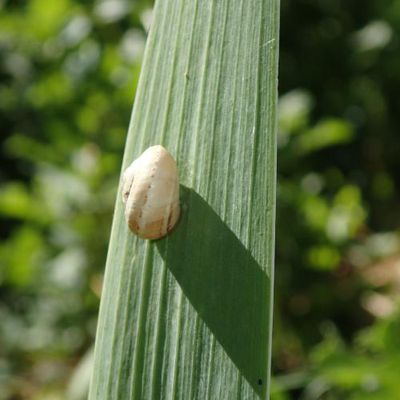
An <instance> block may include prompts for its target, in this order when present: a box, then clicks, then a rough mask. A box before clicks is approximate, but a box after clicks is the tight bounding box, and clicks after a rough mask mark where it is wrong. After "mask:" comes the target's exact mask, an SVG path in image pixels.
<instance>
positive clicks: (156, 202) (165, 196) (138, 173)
mask: <svg viewBox="0 0 400 400" xmlns="http://www.w3.org/2000/svg"><path fill="white" fill-rule="evenodd" d="M122 200H123V202H124V203H125V218H126V221H127V223H128V226H129V228H130V230H131V231H132V232H133V233H135V234H136V235H138V236H139V237H141V238H144V239H159V238H162V237H163V236H165V235H167V234H168V232H169V231H170V230H171V229H172V228H173V227H174V226H175V225H176V223H177V221H178V219H179V214H180V207H179V178H178V170H177V167H176V163H175V160H174V159H173V157H172V156H171V154H170V153H169V152H168V151H167V150H166V149H165V148H164V147H162V146H159V145H157V146H152V147H149V148H148V149H147V150H146V151H144V153H142V155H141V156H140V157H139V158H137V159H136V160H135V161H133V162H132V164H131V165H130V166H129V167H128V168H127V169H126V170H125V172H124V174H123V177H122Z"/></svg>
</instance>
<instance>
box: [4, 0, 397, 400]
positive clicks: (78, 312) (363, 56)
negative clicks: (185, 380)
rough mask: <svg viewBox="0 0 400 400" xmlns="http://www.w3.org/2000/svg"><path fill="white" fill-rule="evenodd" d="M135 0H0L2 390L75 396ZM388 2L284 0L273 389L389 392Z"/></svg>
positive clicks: (107, 215)
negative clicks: (25, 0)
mask: <svg viewBox="0 0 400 400" xmlns="http://www.w3.org/2000/svg"><path fill="white" fill-rule="evenodd" d="M151 6H152V1H150V0H149V1H147V0H135V1H124V0H103V1H85V2H84V1H77V0H60V1H55V2H49V1H45V0H30V1H29V2H24V1H20V0H18V1H17V0H13V1H11V0H9V1H6V0H0V133H1V135H0V146H1V150H0V151H1V156H0V157H1V158H0V165H1V169H0V220H1V230H0V235H1V243H0V321H1V323H0V400H11V399H13V400H17V399H34V400H35V399H41V400H46V399H52V400H59V399H70V400H77V399H83V398H85V392H86V390H87V381H88V373H87V371H88V370H89V369H90V366H91V346H92V343H93V339H94V332H95V326H96V318H97V311H98V303H99V295H100V291H101V281H102V272H103V268H104V263H105V257H106V251H107V241H108V237H109V232H110V226H111V218H112V212H113V206H114V199H115V191H116V187H117V183H118V175H119V168H120V164H121V158H122V152H123V147H124V141H125V135H126V131H127V127H128V124H129V118H130V111H131V107H132V103H133V99H134V93H135V87H136V84H137V79H138V75H139V69H140V64H141V60H142V56H143V49H144V44H145V39H146V31H147V30H148V27H149V23H150V20H151ZM399 30H400V4H399V2H398V1H396V0H385V1H382V0H369V1H361V0H354V1H351V2H350V1H344V0H343V1H337V0H319V1H311V0H296V1H294V0H282V22H281V61H280V91H281V97H280V132H279V149H278V151H279V154H278V156H279V176H278V182H279V193H278V216H277V257H276V258H277V265H276V279H277V283H276V304H275V334H274V359H273V368H274V373H275V379H274V390H273V399H274V400H282V399H301V400H314V399H315V400H316V399H325V400H331V399H332V400H333V399H335V400H336V399H338V400H339V399H340V400H342V399H351V400H358V399H371V400H372V399H374V400H386V399H396V398H397V397H398V394H397V392H398V387H397V386H398V384H397V371H398V370H399V369H400V339H399V338H400V335H399V332H400V331H399V329H400V326H399V324H400V322H399V321H400V318H399V313H400V310H399V307H398V302H399V300H398V299H399V287H400V284H399V283H400V281H399V276H400V256H399V255H400V238H399V232H398V226H399V222H398V221H399V218H400V201H399V195H400V192H399V189H398V188H399V185H398V182H399V174H400V165H399V164H400V157H399V154H400V141H399V140H398V134H397V130H398V127H397V113H398V110H399V109H400V108H399V102H400V100H399V97H398V94H397V92H398V87H399V84H400V58H399V57H398V53H399V50H400V49H399V47H400V42H399V40H398V36H399V33H400V32H399Z"/></svg>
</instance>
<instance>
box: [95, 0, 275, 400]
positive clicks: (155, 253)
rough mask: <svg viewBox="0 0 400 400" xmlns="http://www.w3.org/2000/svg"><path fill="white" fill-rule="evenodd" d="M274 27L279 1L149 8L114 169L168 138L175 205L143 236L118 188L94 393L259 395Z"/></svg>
mask: <svg viewBox="0 0 400 400" xmlns="http://www.w3.org/2000/svg"><path fill="white" fill-rule="evenodd" d="M277 35H278V1H277V0H246V1H244V0H221V1H215V0H202V1H200V0H199V1H192V2H187V1H183V0H164V1H158V2H157V3H156V7H155V16H154V21H153V26H152V29H151V32H150V36H149V38H148V43H147V48H146V56H145V62H144V65H143V70H142V74H141V78H140V83H139V88H138V92H137V95H136V100H135V105H134V110H133V114H132V120H131V126H130V129H129V134H128V139H127V144H126V149H125V155H124V163H123V167H124V168H125V167H126V166H127V165H128V164H129V163H130V162H131V161H132V160H133V159H134V158H136V157H137V156H138V155H139V154H140V153H141V152H142V151H143V150H144V149H145V148H147V147H148V146H150V145H154V144H163V145H164V146H165V147H166V148H167V149H168V150H169V151H170V152H171V153H172V154H173V155H174V156H175V158H176V159H177V163H178V168H179V173H180V179H181V183H182V187H181V192H182V198H181V204H182V208H183V213H182V218H181V221H180V222H179V224H178V226H177V228H176V229H175V230H174V231H173V232H172V233H171V235H170V236H169V237H167V238H166V239H163V240H160V241H156V242H146V241H143V240H141V239H137V238H135V237H134V236H133V235H131V234H130V233H129V231H128V229H127V226H126V224H125V222H124V217H123V207H122V202H121V199H120V195H118V198H117V203H116V210H115V216H114V222H113V229H112V235H111V240H110V247H109V254H108V259H107V265H106V274H105V284H104V291H103V295H102V301H101V310H100V317H99V324H98V333H97V338H96V349H95V366H94V372H93V378H92V384H91V390H90V399H91V400H101V399H107V400H111V399H124V400H125V399H146V400H147V399H234V398H235V399H236V398H241V399H252V398H258V397H261V398H266V397H267V395H268V390H269V375H270V371H269V369H270V341H271V330H272V322H271V320H272V287H273V250H274V213H275V169H276V166H275V165H276V160H275V157H276V155H275V154H276V149H275V146H276V114H275V113H276V83H277Z"/></svg>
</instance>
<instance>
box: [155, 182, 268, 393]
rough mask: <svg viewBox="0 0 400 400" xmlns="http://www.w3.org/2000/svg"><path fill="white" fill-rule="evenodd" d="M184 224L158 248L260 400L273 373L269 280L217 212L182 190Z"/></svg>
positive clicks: (193, 193)
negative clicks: (270, 374) (269, 371)
mask: <svg viewBox="0 0 400 400" xmlns="http://www.w3.org/2000/svg"><path fill="white" fill-rule="evenodd" d="M181 204H182V208H183V210H182V216H181V220H180V222H179V224H178V226H177V227H176V229H175V230H174V232H172V233H171V235H169V236H168V239H167V240H160V241H158V242H156V246H157V248H158V250H159V252H160V254H161V257H162V258H163V259H164V260H165V262H166V265H167V267H168V268H169V270H170V271H171V272H172V274H173V275H174V277H175V279H176V280H177V281H178V283H179V285H180V286H181V288H182V290H183V292H184V294H185V295H186V296H187V298H188V299H189V301H190V302H191V304H192V305H193V307H194V308H195V310H196V311H197V313H198V314H199V315H200V317H201V318H202V320H203V321H204V322H205V323H206V325H207V326H208V327H209V329H210V330H211V332H212V333H213V334H214V336H215V338H216V339H217V341H218V342H219V343H220V344H221V345H222V347H223V348H224V350H225V351H226V353H227V354H228V356H229V357H230V358H231V360H232V361H233V362H234V364H235V365H236V366H237V368H238V369H239V371H240V372H241V374H242V375H243V377H244V378H246V379H247V381H248V382H249V383H250V385H251V386H252V387H253V389H254V390H255V391H256V393H258V394H259V395H260V396H263V395H265V393H266V388H265V386H266V382H267V374H268V356H269V355H268V346H267V343H268V335H269V333H268V324H269V306H268V299H269V293H268V292H269V287H270V285H269V278H268V276H267V275H266V274H265V273H264V272H263V271H262V269H261V268H260V267H259V265H258V264H257V262H256V261H255V260H254V258H253V257H252V256H251V254H250V252H249V251H248V250H247V249H246V248H245V247H244V246H243V244H242V243H241V241H240V240H239V239H238V238H237V237H236V236H235V234H234V233H233V232H232V231H231V230H230V229H229V228H228V227H227V225H226V224H225V223H224V222H223V221H222V220H221V218H220V217H219V216H218V215H217V214H216V213H215V212H214V210H213V209H212V208H211V207H210V206H209V205H208V204H207V203H206V202H205V201H204V200H203V199H202V198H201V197H200V196H199V195H198V194H197V193H196V192H195V191H193V190H192V189H189V188H186V187H184V186H181Z"/></svg>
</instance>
